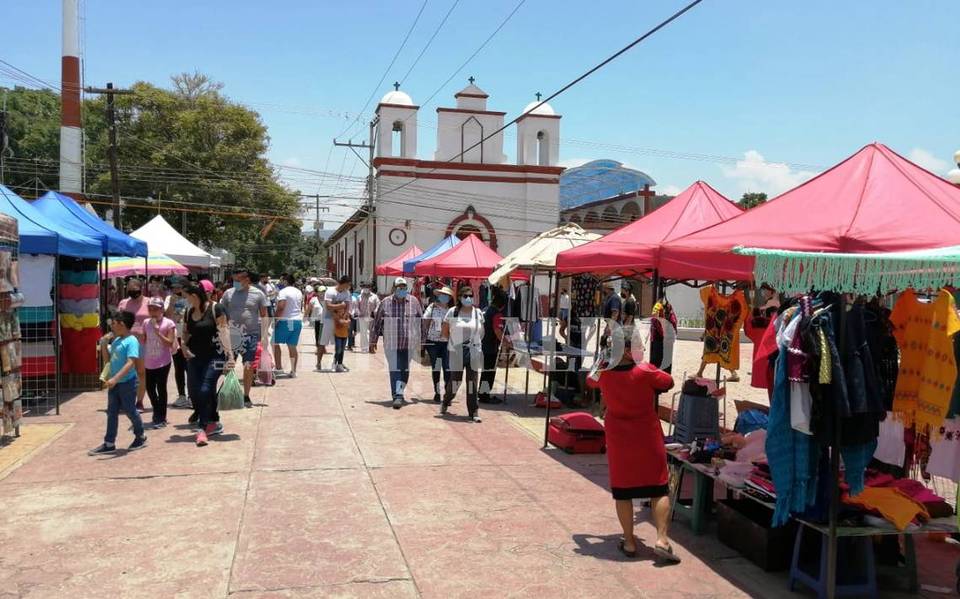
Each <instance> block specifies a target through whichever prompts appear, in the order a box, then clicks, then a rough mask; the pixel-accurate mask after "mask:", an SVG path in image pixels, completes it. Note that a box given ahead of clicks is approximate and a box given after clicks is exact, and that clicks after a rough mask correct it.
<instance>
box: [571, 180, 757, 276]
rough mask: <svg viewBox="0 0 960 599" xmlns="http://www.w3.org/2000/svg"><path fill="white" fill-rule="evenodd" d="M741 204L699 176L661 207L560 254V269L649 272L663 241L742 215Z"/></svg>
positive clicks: (596, 271) (653, 267) (576, 271)
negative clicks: (735, 202) (697, 179)
mask: <svg viewBox="0 0 960 599" xmlns="http://www.w3.org/2000/svg"><path fill="white" fill-rule="evenodd" d="M741 212H742V211H741V210H740V208H739V207H738V206H737V205H736V204H734V203H733V202H731V201H730V200H728V199H727V198H725V197H724V196H722V195H721V194H720V192H718V191H717V190H715V189H714V188H712V187H710V186H709V185H707V184H706V183H704V182H703V181H697V182H696V183H694V184H693V185H691V186H690V187H688V188H687V189H685V190H684V191H683V192H681V193H680V194H679V195H678V196H677V197H675V198H673V199H672V200H670V201H669V202H667V203H666V204H665V205H664V206H663V207H662V208H659V209H657V210H655V211H654V212H651V213H650V214H648V215H646V216H644V217H643V218H641V219H640V220H637V221H635V222H632V223H630V224H628V225H624V226H622V227H620V228H619V229H617V230H616V231H614V232H612V233H610V234H609V235H606V236H604V237H601V238H600V239H596V240H594V241H591V242H589V243H585V244H583V245H581V246H579V247H575V248H573V249H569V250H566V251H563V252H560V253H559V254H557V270H558V271H559V272H561V273H578V272H594V273H615V274H623V275H628V274H634V273H645V272H649V271H652V270H654V269H656V268H657V261H658V257H659V253H660V246H661V245H663V244H664V243H666V242H668V241H671V240H673V239H678V238H680V237H683V236H684V235H687V234H689V233H693V232H695V231H699V230H701V229H705V228H707V227H710V226H712V225H715V224H717V223H722V222H724V221H726V220H729V219H731V218H733V217H735V216H738V215H740V214H741Z"/></svg>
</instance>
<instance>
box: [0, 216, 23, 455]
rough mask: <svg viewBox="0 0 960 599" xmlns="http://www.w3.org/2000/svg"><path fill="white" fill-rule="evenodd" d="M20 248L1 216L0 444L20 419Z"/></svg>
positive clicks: (9, 221)
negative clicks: (18, 314) (0, 420)
mask: <svg viewBox="0 0 960 599" xmlns="http://www.w3.org/2000/svg"><path fill="white" fill-rule="evenodd" d="M19 246H20V238H19V235H18V233H17V219H15V218H13V217H10V216H6V215H0V417H2V420H3V422H2V428H0V444H2V443H3V442H4V440H5V439H6V438H8V437H10V436H17V437H19V436H20V421H21V420H22V418H23V400H22V399H21V385H22V382H21V378H20V366H21V360H22V353H21V352H22V347H21V344H20V325H19V319H18V317H17V312H18V308H19V306H20V305H21V304H22V302H23V295H22V294H21V293H19V292H18V290H17V288H18V286H19V284H20V282H19V276H18V274H19V265H18V262H19V261H18V257H19Z"/></svg>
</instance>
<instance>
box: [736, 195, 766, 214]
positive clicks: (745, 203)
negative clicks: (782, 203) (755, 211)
mask: <svg viewBox="0 0 960 599" xmlns="http://www.w3.org/2000/svg"><path fill="white" fill-rule="evenodd" d="M766 201H767V194H765V193H753V192H749V191H748V192H746V193H744V194H743V196H742V197H741V198H740V201H739V202H737V206H740V207H741V208H743V209H744V210H750V209H751V208H756V207H757V206H759V205H760V204H764V203H766Z"/></svg>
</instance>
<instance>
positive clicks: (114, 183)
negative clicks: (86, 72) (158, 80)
mask: <svg viewBox="0 0 960 599" xmlns="http://www.w3.org/2000/svg"><path fill="white" fill-rule="evenodd" d="M84 91H86V92H87V93H88V94H105V95H106V96H107V133H108V135H109V141H110V148H109V151H108V155H109V159H110V191H111V193H112V194H113V226H114V227H115V228H117V229H120V228H121V226H122V224H123V221H122V217H121V215H120V174H119V172H117V112H116V110H114V107H113V96H114V95H116V94H122V95H125V94H132V93H134V92H133V90H130V89H115V88H114V87H113V83H107V87H106V88H105V89H104V88H99V87H87V88H84Z"/></svg>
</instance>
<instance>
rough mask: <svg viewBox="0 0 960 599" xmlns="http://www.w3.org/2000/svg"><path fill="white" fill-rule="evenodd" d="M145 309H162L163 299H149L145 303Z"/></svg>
mask: <svg viewBox="0 0 960 599" xmlns="http://www.w3.org/2000/svg"><path fill="white" fill-rule="evenodd" d="M147 307H149V308H162V307H163V298H162V297H151V298H150V299H149V300H148V301H147Z"/></svg>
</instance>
